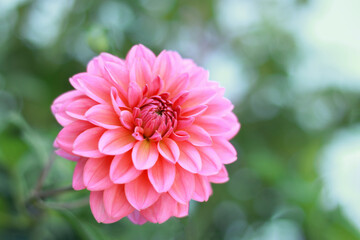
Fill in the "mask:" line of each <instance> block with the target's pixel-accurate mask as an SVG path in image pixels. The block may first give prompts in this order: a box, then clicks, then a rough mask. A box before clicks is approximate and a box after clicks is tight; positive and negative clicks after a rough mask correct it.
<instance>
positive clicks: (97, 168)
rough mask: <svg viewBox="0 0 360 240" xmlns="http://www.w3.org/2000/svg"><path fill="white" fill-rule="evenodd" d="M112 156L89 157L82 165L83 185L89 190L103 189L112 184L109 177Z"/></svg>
mask: <svg viewBox="0 0 360 240" xmlns="http://www.w3.org/2000/svg"><path fill="white" fill-rule="evenodd" d="M111 160H112V157H103V158H89V159H88V160H87V162H86V164H85V167H84V173H83V174H84V177H83V180H84V185H85V186H86V188H87V189H88V190H90V191H99V190H104V189H106V188H108V187H111V186H112V185H113V182H112V181H111V180H110V178H109V170H110V164H111Z"/></svg>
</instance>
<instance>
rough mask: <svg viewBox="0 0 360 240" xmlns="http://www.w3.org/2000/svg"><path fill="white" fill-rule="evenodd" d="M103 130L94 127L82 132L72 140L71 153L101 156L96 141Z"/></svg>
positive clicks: (93, 156) (94, 156) (97, 141)
mask: <svg viewBox="0 0 360 240" xmlns="http://www.w3.org/2000/svg"><path fill="white" fill-rule="evenodd" d="M104 131H105V130H104V129H103V128H100V127H94V128H89V129H87V130H85V131H84V132H82V133H81V134H80V135H79V136H78V137H77V138H76V139H75V141H74V145H73V149H74V150H73V153H75V154H77V155H80V156H84V157H92V158H98V157H103V156H104V154H102V153H100V152H99V148H98V143H99V139H100V137H101V136H102V134H103V133H104Z"/></svg>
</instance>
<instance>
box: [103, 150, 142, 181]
mask: <svg viewBox="0 0 360 240" xmlns="http://www.w3.org/2000/svg"><path fill="white" fill-rule="evenodd" d="M141 172H142V171H139V170H137V169H136V168H135V167H134V165H133V163H132V159H131V152H130V151H128V152H126V153H123V154H121V155H116V156H115V157H114V159H113V160H112V163H111V166H110V178H111V180H112V181H113V182H114V183H127V182H131V181H132V180H134V179H135V178H137V177H138V176H139V175H140V174H141Z"/></svg>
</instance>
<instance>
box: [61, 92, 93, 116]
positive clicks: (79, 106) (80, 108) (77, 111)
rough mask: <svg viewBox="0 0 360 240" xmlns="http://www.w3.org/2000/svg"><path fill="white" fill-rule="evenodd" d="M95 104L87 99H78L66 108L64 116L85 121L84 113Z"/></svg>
mask: <svg viewBox="0 0 360 240" xmlns="http://www.w3.org/2000/svg"><path fill="white" fill-rule="evenodd" d="M95 104H96V102H95V101H94V100H92V99H90V98H88V97H86V98H80V99H78V100H75V101H73V102H71V103H70V104H69V105H68V106H67V107H66V114H68V115H69V116H71V117H73V118H76V119H79V120H86V118H85V112H86V111H87V110H88V109H89V108H91V107H92V106H94V105H95Z"/></svg>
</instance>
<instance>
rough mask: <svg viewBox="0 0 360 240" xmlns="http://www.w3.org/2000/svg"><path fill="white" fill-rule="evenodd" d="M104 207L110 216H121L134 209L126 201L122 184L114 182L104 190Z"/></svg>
mask: <svg viewBox="0 0 360 240" xmlns="http://www.w3.org/2000/svg"><path fill="white" fill-rule="evenodd" d="M103 201H104V208H105V211H106V213H107V214H108V215H109V216H111V217H112V218H123V217H126V216H127V215H129V214H130V213H132V212H133V211H134V208H133V207H132V206H131V205H130V203H129V202H128V201H127V199H126V196H125V190H124V185H118V184H115V185H113V186H112V187H110V188H107V189H105V190H104V199H103Z"/></svg>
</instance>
